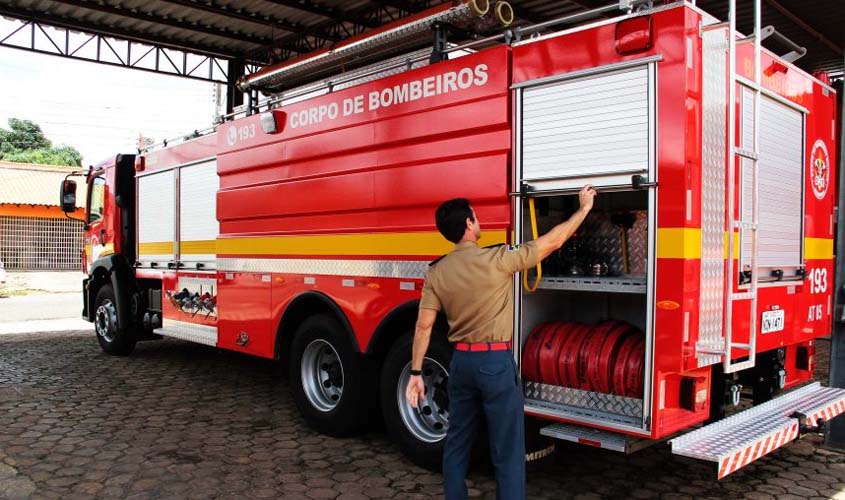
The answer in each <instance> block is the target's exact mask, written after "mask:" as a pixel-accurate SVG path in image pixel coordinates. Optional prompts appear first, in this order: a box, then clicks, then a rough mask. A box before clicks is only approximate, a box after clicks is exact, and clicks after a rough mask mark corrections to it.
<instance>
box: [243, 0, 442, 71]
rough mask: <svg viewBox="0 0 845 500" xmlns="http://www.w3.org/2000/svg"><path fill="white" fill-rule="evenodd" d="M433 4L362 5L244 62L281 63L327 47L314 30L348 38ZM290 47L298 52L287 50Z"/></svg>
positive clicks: (427, 1) (429, 0) (279, 41)
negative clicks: (343, 17)
mask: <svg viewBox="0 0 845 500" xmlns="http://www.w3.org/2000/svg"><path fill="white" fill-rule="evenodd" d="M434 3H440V2H432V0H419V1H416V2H408V3H407V5H406V4H405V3H404V2H380V3H378V4H376V5H366V6H364V7H361V8H358V9H355V10H352V11H348V12H347V13H346V16H347V17H346V18H345V19H340V20H330V21H326V22H324V23H320V24H317V25H315V26H313V27H312V28H310V29H308V30H306V31H304V32H302V33H296V34H293V35H288V36H284V37H281V38H279V39H277V40H276V41H275V42H274V43H273V44H272V45H268V46H265V47H262V48H260V49H258V50H256V51H254V52H252V53H251V54H250V57H248V59H251V60H255V61H260V62H262V63H264V64H272V63H275V62H279V61H284V60H286V59H290V58H292V57H295V56H297V55H299V54H301V53H303V52H311V51H313V50H317V49H320V48H323V47H326V46H327V45H329V41H328V40H327V39H325V38H320V37H319V36H315V35H314V31H315V30H317V31H323V32H329V33H332V34H337V35H338V36H339V37H340V38H349V37H352V36H355V35H359V34H361V33H363V32H364V31H366V30H367V29H368V27H369V26H380V25H382V24H385V23H386V22H391V21H395V20H397V19H400V18H402V17H405V16H408V15H410V14H414V13H415V12H419V11H420V10H423V9H426V8H428V7H430V6H431V5H432V4H434ZM388 4H389V5H388ZM394 4H395V5H394ZM351 19H354V21H351ZM291 46H293V47H296V48H297V49H299V50H290V47H291Z"/></svg>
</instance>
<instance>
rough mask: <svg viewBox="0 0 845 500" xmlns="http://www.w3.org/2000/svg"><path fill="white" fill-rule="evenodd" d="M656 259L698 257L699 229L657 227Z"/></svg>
mask: <svg viewBox="0 0 845 500" xmlns="http://www.w3.org/2000/svg"><path fill="white" fill-rule="evenodd" d="M657 258H658V259H700V258H701V229H699V228H692V227H664V228H657Z"/></svg>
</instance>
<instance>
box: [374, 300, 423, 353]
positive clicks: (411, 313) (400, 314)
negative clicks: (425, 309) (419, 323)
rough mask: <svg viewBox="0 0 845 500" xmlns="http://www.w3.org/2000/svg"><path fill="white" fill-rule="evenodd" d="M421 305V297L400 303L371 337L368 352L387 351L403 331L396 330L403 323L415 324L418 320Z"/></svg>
mask: <svg viewBox="0 0 845 500" xmlns="http://www.w3.org/2000/svg"><path fill="white" fill-rule="evenodd" d="M419 307H420V301H419V299H415V300H410V301H408V302H405V303H404V304H399V305H398V306H396V307H395V308H394V309H393V310H392V311H390V312H389V313H387V315H386V316H385V317H384V318H383V319H382V320H381V322H380V323H379V324H378V326H377V327H376V330H375V331H374V332H373V336H372V337H370V343H369V344H368V345H367V354H378V353H380V352H381V351H382V350H384V352H387V347H386V346H389V345H390V344H392V343H393V341H394V340H396V339H397V338H399V335H400V334H401V333H402V332H399V331H396V328H397V327H401V326H402V325H410V326H411V327H413V326H414V324H415V323H416V320H417V310H418V309H419Z"/></svg>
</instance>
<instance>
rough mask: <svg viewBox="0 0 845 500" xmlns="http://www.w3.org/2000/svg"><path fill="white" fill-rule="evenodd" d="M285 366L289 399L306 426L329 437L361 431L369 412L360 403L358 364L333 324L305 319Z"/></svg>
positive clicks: (361, 386) (320, 318)
mask: <svg viewBox="0 0 845 500" xmlns="http://www.w3.org/2000/svg"><path fill="white" fill-rule="evenodd" d="M290 360H291V363H290V368H289V369H290V381H291V390H292V391H293V399H294V401H295V402H296V406H297V408H299V411H300V412H301V413H302V415H303V417H304V418H305V421H306V423H307V424H308V425H309V426H311V427H313V428H314V429H316V430H317V431H319V432H321V433H323V434H328V435H330V436H348V435H350V434H353V433H354V432H356V431H358V430H360V429H361V428H362V426H363V423H364V422H365V421H366V417H367V412H368V411H370V410H371V407H370V405H368V404H366V402H367V401H366V400H365V398H364V385H365V381H366V380H365V379H367V377H366V373H365V369H364V366H363V365H364V363H363V360H362V359H361V358H360V355H359V354H358V353H356V352H355V351H354V350H353V348H352V346H351V345H350V343H349V340H348V339H347V338H346V335H344V334H343V329H342V327H341V325H340V324H339V323H338V322H337V321H336V320H335V319H333V318H331V317H329V316H313V317H311V318H308V319H306V320H305V321H304V322H303V323H302V325H301V326H300V327H299V328H298V329H297V331H296V334H295V337H294V339H293V343H292V345H291V358H290Z"/></svg>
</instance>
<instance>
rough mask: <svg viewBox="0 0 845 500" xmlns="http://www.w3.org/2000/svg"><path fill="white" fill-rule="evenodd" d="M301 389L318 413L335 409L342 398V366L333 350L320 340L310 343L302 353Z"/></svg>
mask: <svg viewBox="0 0 845 500" xmlns="http://www.w3.org/2000/svg"><path fill="white" fill-rule="evenodd" d="M301 374H302V387H303V389H304V390H305V396H306V397H307V398H308V401H309V402H310V403H311V405H312V406H313V407H314V408H316V409H317V410H319V411H322V412H328V411H331V410H333V409H335V408H336V407H337V405H338V403H340V398H341V397H342V396H343V365H342V364H341V362H340V356H338V354H337V351H336V350H335V348H334V347H333V346H332V345H331V344H330V343H328V342H326V341H325V340H322V339H317V340H314V341H312V342H311V343H310V344H308V346H307V347H306V348H305V352H303V353H302V365H301Z"/></svg>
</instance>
